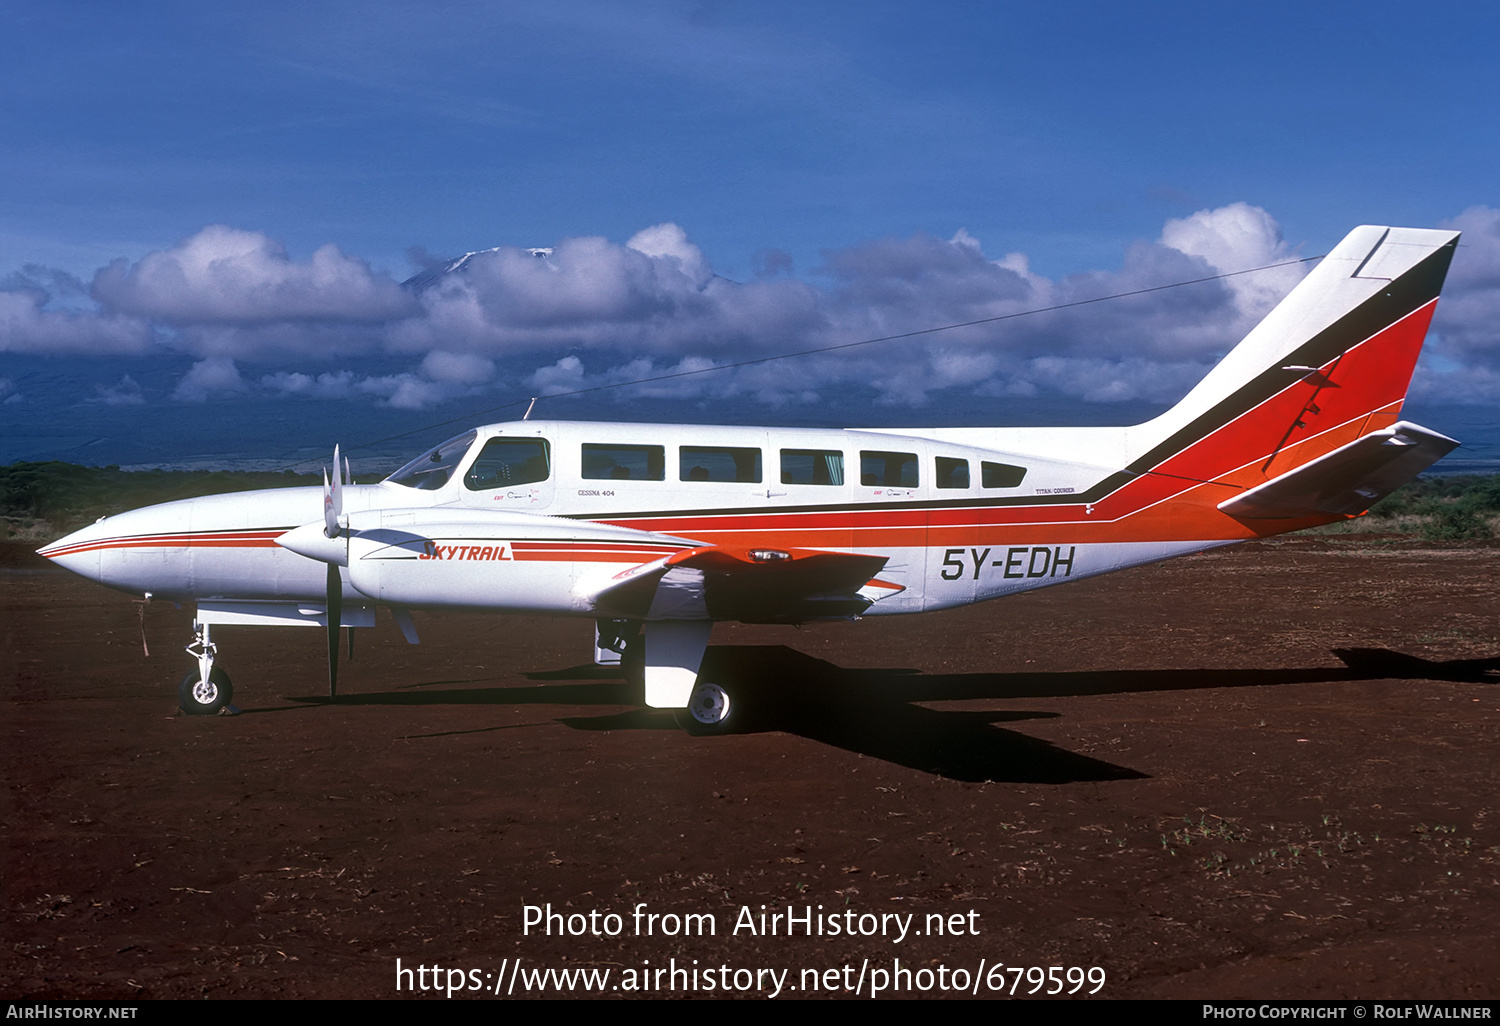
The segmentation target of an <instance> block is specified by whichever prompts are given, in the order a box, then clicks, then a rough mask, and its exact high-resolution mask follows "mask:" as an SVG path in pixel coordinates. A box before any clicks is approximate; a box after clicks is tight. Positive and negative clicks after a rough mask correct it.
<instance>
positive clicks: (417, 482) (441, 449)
mask: <svg viewBox="0 0 1500 1026" xmlns="http://www.w3.org/2000/svg"><path fill="white" fill-rule="evenodd" d="M477 437H479V432H478V431H466V432H464V433H463V434H461V435H459V436H458V437H457V438H450V439H448V440H447V441H446V442H444V443H443V444H442V445H439V446H435V447H434V448H431V449H428V450H427V451H426V452H424V453H423V454H422V455H420V456H418V457H417V458H416V459H414V460H412V461H411V462H410V463H408V464H407V465H406V466H404V467H402V468H401V469H400V470H398V471H396V472H395V473H394V474H392V475H391V476H390V477H388V478H386V481H388V482H389V483H391V484H398V485H403V486H405V487H407V488H416V489H418V490H419V491H424V492H435V491H437V490H438V489H439V488H441V487H443V485H445V484H447V483H448V479H449V478H450V477H452V476H453V468H454V467H455V466H457V465H458V461H459V460H461V459H463V456H464V453H466V452H468V451H469V446H471V445H473V444H474V439H475V438H477Z"/></svg>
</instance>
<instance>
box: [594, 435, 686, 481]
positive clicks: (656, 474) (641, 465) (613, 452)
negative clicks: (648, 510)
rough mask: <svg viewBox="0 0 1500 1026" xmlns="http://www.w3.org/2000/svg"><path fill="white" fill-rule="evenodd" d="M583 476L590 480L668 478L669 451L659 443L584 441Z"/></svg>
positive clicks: (652, 479)
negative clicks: (618, 443) (595, 443)
mask: <svg viewBox="0 0 1500 1026" xmlns="http://www.w3.org/2000/svg"><path fill="white" fill-rule="evenodd" d="M583 476H584V477H585V478H586V479H588V480H590V481H665V480H666V479H667V451H666V449H664V448H663V447H662V446H659V445H591V444H589V443H584V446H583Z"/></svg>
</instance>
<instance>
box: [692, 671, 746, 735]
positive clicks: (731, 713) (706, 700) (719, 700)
mask: <svg viewBox="0 0 1500 1026" xmlns="http://www.w3.org/2000/svg"><path fill="white" fill-rule="evenodd" d="M737 712H738V708H737V705H736V703H735V702H734V701H733V699H732V698H731V697H730V695H729V692H728V691H727V690H725V688H724V687H723V686H722V685H720V684H715V683H713V682H711V681H699V682H698V683H697V685H696V686H694V688H693V694H692V696H691V697H690V698H689V699H688V704H687V708H686V709H681V710H679V711H678V713H677V725H678V726H679V727H681V728H682V729H683V730H685V731H687V732H688V733H689V734H695V735H699V736H707V735H712V734H728V733H730V732H731V731H733V730H734V729H735V727H736V726H737V725H738V723H739V719H740V717H738V716H737V715H736V713H737Z"/></svg>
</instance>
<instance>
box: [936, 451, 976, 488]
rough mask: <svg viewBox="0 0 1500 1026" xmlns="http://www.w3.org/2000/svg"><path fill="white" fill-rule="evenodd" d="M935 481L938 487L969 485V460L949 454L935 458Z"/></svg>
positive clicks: (962, 486)
mask: <svg viewBox="0 0 1500 1026" xmlns="http://www.w3.org/2000/svg"><path fill="white" fill-rule="evenodd" d="M936 483H937V486H938V487H939V488H967V487H969V461H968V460H958V459H954V458H953V457H951V456H939V457H938V458H937V475H936Z"/></svg>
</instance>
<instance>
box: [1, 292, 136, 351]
mask: <svg viewBox="0 0 1500 1026" xmlns="http://www.w3.org/2000/svg"><path fill="white" fill-rule="evenodd" d="M47 300H48V296H47V294H46V293H45V292H42V291H40V290H36V289H22V290H17V291H10V292H0V353H7V352H8V353H35V354H38V355H41V356H82V355H111V356H114V355H138V354H142V353H145V352H146V351H147V350H148V349H150V347H151V341H152V333H151V330H150V327H149V326H148V325H147V324H146V323H145V322H144V321H140V320H137V319H135V318H133V317H123V316H119V315H111V314H102V313H97V312H93V311H86V312H81V313H78V312H73V311H65V310H50V309H45V304H46V303H47Z"/></svg>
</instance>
